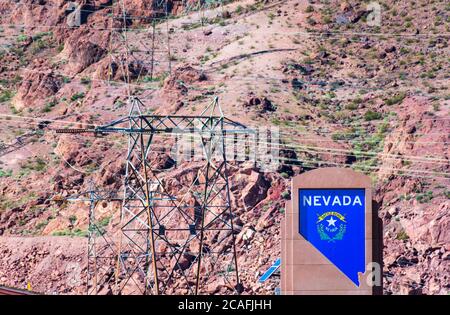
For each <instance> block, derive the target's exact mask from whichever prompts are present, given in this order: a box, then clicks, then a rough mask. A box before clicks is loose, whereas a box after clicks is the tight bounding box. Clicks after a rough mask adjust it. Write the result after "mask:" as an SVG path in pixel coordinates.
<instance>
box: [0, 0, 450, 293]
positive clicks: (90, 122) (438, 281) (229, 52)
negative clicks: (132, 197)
mask: <svg viewBox="0 0 450 315" xmlns="http://www.w3.org/2000/svg"><path fill="white" fill-rule="evenodd" d="M77 2H78V3H80V4H81V5H82V6H81V11H80V14H79V15H77V14H78V13H77V11H76V10H75V11H74V10H72V9H70V7H69V1H64V0H47V1H29V0H21V1H17V2H12V1H6V0H0V23H1V24H0V60H1V63H0V119H1V126H0V192H1V194H0V235H2V238H1V241H0V284H6V285H10V286H18V287H24V286H26V284H27V283H28V282H31V286H32V287H33V289H35V290H37V291H40V292H46V293H53V292H58V293H68V294H75V293H80V292H82V288H83V284H82V283H77V284H76V285H67V277H68V275H69V274H70V273H71V272H72V271H71V270H72V269H70V268H72V267H70V266H72V265H70V263H79V264H80V269H81V270H82V273H85V272H86V259H85V257H84V256H85V255H86V253H85V252H83V250H82V248H83V246H80V244H84V243H85V242H86V238H85V236H86V229H87V210H88V205H87V204H85V203H80V202H78V203H74V202H72V203H71V202H63V201H62V199H64V198H65V197H67V196H69V195H73V194H76V193H80V192H83V191H86V190H88V189H89V181H90V180H92V181H93V182H94V183H95V185H96V186H98V187H102V188H103V189H106V190H119V191H120V190H121V189H122V188H123V187H122V186H123V174H124V165H123V161H122V159H123V154H124V152H125V150H126V146H127V142H126V139H125V138H124V137H121V136H108V137H106V138H101V137H86V136H84V135H62V136H61V135H59V134H56V133H55V132H54V129H57V128H67V127H73V128H78V127H90V126H94V125H101V124H103V123H106V122H109V121H112V120H113V119H115V118H118V117H122V116H125V115H127V114H128V106H127V104H126V102H127V93H128V88H130V90H131V92H132V93H133V94H134V95H137V96H138V97H139V98H140V99H141V100H142V102H143V103H144V105H145V108H144V111H145V112H146V113H156V114H169V113H170V114H199V113H200V112H201V111H202V110H203V108H205V106H206V105H207V104H208V103H209V102H210V101H211V98H212V97H213V96H218V97H219V100H220V103H221V106H222V109H223V110H224V112H225V115H226V116H228V117H229V118H231V119H234V120H236V121H239V122H241V123H243V124H246V125H248V126H252V127H256V126H276V127H278V128H280V132H281V136H282V137H281V138H282V141H283V150H282V151H281V155H282V158H283V160H282V161H283V162H284V163H283V164H282V165H281V166H280V167H279V168H278V170H277V171H276V172H272V173H267V172H263V171H262V170H261V169H258V168H255V167H253V166H250V165H247V164H244V165H238V166H240V167H239V169H238V168H236V169H235V170H234V171H233V174H230V180H231V183H232V186H233V188H232V193H233V200H234V202H235V204H234V206H235V209H236V216H237V217H238V222H239V224H238V226H239V235H238V246H239V249H240V251H241V252H242V253H245V254H243V255H242V256H241V258H240V268H241V270H242V273H243V276H242V277H243V280H244V283H245V287H246V293H249V294H255V293H270V294H272V293H273V289H274V288H275V287H276V286H277V283H278V279H277V278H274V279H272V280H271V281H270V282H269V283H266V284H263V285H261V284H258V283H257V278H258V275H259V274H260V273H261V272H263V271H264V270H265V269H266V268H267V267H268V266H269V265H270V264H271V263H272V262H273V261H274V260H275V259H276V258H277V257H279V252H280V249H279V225H278V223H279V221H280V219H281V217H282V216H283V211H284V201H285V200H286V199H288V198H289V196H290V192H289V180H290V178H291V177H292V176H294V175H296V174H299V173H301V172H304V171H307V170H310V169H314V168H317V167H323V166H342V167H352V168H354V169H356V170H359V171H363V172H365V173H367V174H370V175H371V177H372V178H373V182H374V187H375V196H376V199H377V201H378V202H379V203H380V217H382V219H383V223H384V245H385V248H384V280H385V293H386V294H447V293H448V291H449V286H450V284H449V279H448V275H449V269H450V268H449V267H450V266H449V253H450V233H449V222H450V217H449V208H450V201H449V197H450V186H449V147H448V143H449V131H450V127H449V120H448V117H449V99H450V93H449V90H448V88H449V77H448V73H449V71H448V70H449V59H448V53H449V48H448V40H449V36H448V34H449V12H450V7H449V5H448V4H447V3H445V1H424V0H422V1H414V2H409V1H407V2H405V1H401V2H399V1H392V0H385V1H380V2H379V4H380V7H379V10H380V11H379V12H381V13H380V14H381V21H380V23H377V19H376V18H377V15H376V14H377V12H378V11H377V10H378V9H373V8H371V7H368V2H367V3H366V2H361V1H345V2H343V1H303V0H299V1H297V0H285V1H269V0H263V1H260V0H256V1H255V0H243V1H232V2H227V3H225V4H224V5H223V6H220V5H218V6H212V7H210V8H206V9H204V10H200V11H198V10H194V9H192V10H187V9H186V8H183V7H182V6H181V4H180V2H178V1H168V3H169V5H168V9H169V12H168V13H169V15H168V16H169V17H170V18H169V19H168V20H165V19H163V18H164V17H165V16H166V15H165V14H163V13H161V12H159V10H157V8H156V2H155V3H153V2H152V1H133V0H129V1H128V0H127V1H125V4H126V7H127V10H128V16H127V17H126V18H125V19H122V18H120V17H119V18H117V19H112V18H111V16H113V15H115V14H119V13H120V10H119V8H118V7H116V6H112V5H111V3H112V1H102V0H99V1H77ZM155 8H156V9H155ZM188 11H189V12H188ZM78 17H80V18H79V19H78ZM153 19H156V20H155V21H157V23H155V31H154V34H155V41H152V36H153V35H152V34H153V23H152V20H153ZM125 25H126V27H127V28H128V29H129V31H128V32H127V33H126V35H127V36H126V42H125V41H124V36H123V34H121V32H119V30H120V29H121V28H122V27H124V26H125ZM125 47H128V54H129V55H128V56H129V57H128V58H127V59H126V62H123V58H124V56H125V55H126V53H127V52H126V49H125ZM152 47H154V51H155V54H154V55H152V54H149V53H148V52H149V51H150V50H151V48H152ZM151 60H154V61H155V62H153V63H152V62H151ZM124 64H125V66H123V65H124ZM123 67H126V69H128V71H123V70H124V69H123ZM126 74H129V79H130V80H131V84H130V85H127V84H125V82H126V79H127V76H126ZM105 207H106V210H105V211H104V213H105V215H104V218H103V219H104V220H103V221H102V222H103V224H104V227H105V229H107V230H108V231H111V232H114V231H116V230H117V228H118V223H119V216H118V215H119V213H118V211H119V209H120V204H118V203H111V204H107V205H105ZM67 236H70V237H67ZM28 237H38V238H36V243H34V242H33V241H31V240H35V238H33V239H31V240H30V239H29V238H28ZM17 242H19V243H20V244H21V245H20V246H21V247H20V248H22V249H23V250H21V251H20V252H18V251H16V250H15V249H16V244H17ZM70 244H71V245H70ZM72 249H73V250H72ZM59 251H60V252H61V253H60V254H58V255H59V256H58V255H57V254H55V252H59ZM58 257H65V258H63V259H61V260H58V259H60V258H58ZM50 259H51V260H52V261H53V260H56V261H58V263H55V266H57V267H56V268H55V271H54V272H52V273H48V272H47V271H46V270H45V268H44V267H45V265H46V261H49V260H50ZM67 265H69V267H67ZM66 268H69V269H67V270H66ZM56 273H57V274H56ZM83 279H84V277H82V281H84V280H83ZM211 290H212V291H211V292H210V293H212V292H214V290H215V288H211Z"/></svg>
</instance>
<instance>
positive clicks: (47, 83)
mask: <svg viewBox="0 0 450 315" xmlns="http://www.w3.org/2000/svg"><path fill="white" fill-rule="evenodd" d="M61 86H62V78H61V77H60V76H58V75H56V74H54V73H53V72H52V70H49V69H48V70H39V69H36V71H30V72H29V73H28V74H27V76H26V77H25V78H24V80H23V82H22V84H21V86H20V88H19V90H18V92H17V94H16V95H15V97H14V98H13V100H12V105H13V106H14V108H15V109H16V110H18V111H21V110H23V109H24V108H33V107H34V106H36V105H38V104H43V103H44V102H45V100H46V98H48V97H51V96H53V95H54V94H56V93H57V92H58V91H59V89H60V88H61Z"/></svg>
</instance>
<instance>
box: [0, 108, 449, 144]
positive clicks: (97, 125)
mask: <svg viewBox="0 0 450 315" xmlns="http://www.w3.org/2000/svg"><path fill="white" fill-rule="evenodd" d="M82 114H89V113H80V114H79V115H82ZM143 116H145V114H144V115H143ZM159 116H162V117H164V116H165V115H159ZM0 117H5V118H6V119H7V118H10V119H18V120H27V119H28V120H37V121H42V122H45V121H51V122H57V123H58V122H59V123H61V124H71V125H73V124H82V125H87V126H93V127H101V126H102V124H93V123H85V122H79V121H67V120H61V119H52V118H48V119H47V118H37V117H32V116H20V115H10V114H0ZM193 117H196V116H195V115H193ZM445 119H446V118H445ZM248 127H251V128H253V129H258V128H259V127H260V126H256V125H248ZM301 127H302V128H305V129H308V128H309V130H313V131H318V130H319V131H318V132H319V133H329V132H326V131H320V129H322V128H323V127H318V128H311V127H310V126H301ZM280 129H294V130H298V129H296V128H295V127H282V128H280ZM298 134H305V135H315V136H316V134H314V133H302V132H298ZM345 134H346V135H352V134H356V135H358V133H345ZM435 134H437V135H444V133H423V134H422V133H416V134H415V135H435ZM289 135H292V134H289ZM348 141H352V140H348ZM412 142H414V143H415V141H412ZM439 143H440V142H439Z"/></svg>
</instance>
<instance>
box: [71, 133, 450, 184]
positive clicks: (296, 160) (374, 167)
mask: <svg viewBox="0 0 450 315" xmlns="http://www.w3.org/2000/svg"><path fill="white" fill-rule="evenodd" d="M159 136H163V135H159ZM167 136H169V135H167ZM108 142H116V143H119V144H121V145H126V144H125V143H123V142H119V141H118V140H108ZM154 151H156V150H154ZM164 152H165V153H167V151H164ZM328 153H329V154H332V153H330V152H328ZM278 159H279V160H282V161H290V162H292V163H294V164H292V165H296V163H298V162H307V163H324V164H330V165H345V166H349V164H345V163H335V162H330V161H326V160H319V159H316V160H305V159H300V158H298V159H289V158H281V157H278ZM66 163H68V164H70V163H69V162H68V161H66ZM358 167H361V168H368V169H378V170H380V171H381V170H391V171H399V172H403V173H408V175H406V176H412V175H414V174H417V173H419V174H436V173H438V172H436V171H420V170H410V169H396V168H386V167H381V166H367V165H366V166H364V165H360V166H358ZM72 168H73V167H72ZM73 169H74V170H76V171H80V170H78V169H76V168H73ZM83 172H84V171H83ZM84 173H86V172H84ZM397 175H403V174H397ZM443 175H444V176H448V175H450V174H447V173H443ZM415 177H423V178H425V177H424V176H415ZM426 178H436V179H437V178H439V179H444V178H447V177H436V176H428V177H426Z"/></svg>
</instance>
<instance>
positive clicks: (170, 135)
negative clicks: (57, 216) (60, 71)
mask: <svg viewBox="0 0 450 315" xmlns="http://www.w3.org/2000/svg"><path fill="white" fill-rule="evenodd" d="M161 4H164V9H165V14H166V18H167V12H168V7H167V0H163V1H159V2H155V5H161ZM117 12H120V14H118V15H116V13H117ZM155 12H157V11H155ZM114 16H119V17H121V23H119V24H120V25H121V26H120V27H118V28H116V27H112V28H111V29H112V33H111V36H112V37H111V43H112V44H117V43H118V44H119V47H117V48H114V47H111V49H110V50H111V65H114V64H115V66H114V69H113V68H111V74H114V75H116V74H117V73H118V72H117V71H121V73H122V75H121V79H122V80H123V81H125V82H126V83H127V85H128V91H127V92H128V102H129V108H130V110H129V113H128V116H126V117H122V118H120V119H117V120H115V121H113V122H111V123H109V124H106V125H103V126H100V127H96V128H94V129H60V130H57V133H94V134H102V135H108V134H111V133H114V134H115V133H121V134H124V135H126V136H127V137H128V151H127V153H126V156H125V164H126V173H125V178H124V195H123V198H122V208H121V213H120V240H119V241H118V242H117V243H118V244H117V245H115V243H113V242H112V241H111V239H108V238H107V233H105V231H104V230H103V229H100V228H99V227H98V225H96V224H95V222H97V221H96V220H97V218H96V216H95V211H94V210H95V204H96V203H97V202H98V201H99V200H108V197H105V196H101V195H98V194H96V193H95V192H91V193H90V195H89V196H90V197H89V198H90V200H91V208H90V215H89V217H90V222H91V223H90V228H89V257H90V260H89V270H88V278H89V280H88V288H89V289H90V290H91V291H90V293H92V294H98V293H99V291H100V290H101V289H103V288H105V287H109V288H110V289H111V290H112V291H113V292H112V293H114V294H155V295H159V294H176V293H178V294H202V293H206V294H208V293H210V294H211V293H238V294H239V293H241V292H242V291H243V286H242V284H241V282H240V279H239V271H238V264H237V251H236V245H235V234H236V232H235V228H234V223H233V219H234V214H233V211H232V207H231V199H230V187H229V180H228V176H229V172H228V168H227V154H226V153H227V151H226V150H227V141H226V140H225V138H226V137H227V136H233V135H236V134H241V133H249V132H250V131H249V130H248V129H247V128H246V127H245V126H243V125H241V124H239V123H237V122H234V121H232V120H229V119H227V118H225V117H224V115H223V113H222V110H221V108H220V106H219V103H218V99H217V98H215V99H214V101H213V102H212V103H211V105H210V106H209V107H207V108H206V109H205V110H204V111H203V112H202V113H201V114H200V115H198V116H181V115H168V116H158V115H146V114H143V113H142V111H141V108H142V107H143V104H142V102H141V101H140V100H139V99H138V98H137V97H135V96H133V95H132V92H131V89H130V82H131V80H136V79H137V80H139V78H140V76H141V72H140V70H141V69H148V68H150V69H151V70H150V75H151V76H153V75H154V73H155V69H156V65H157V64H158V63H157V62H156V61H155V53H156V49H155V47H156V45H155V26H156V22H155V20H153V35H152V47H150V49H149V50H148V51H150V54H151V58H150V62H151V65H150V67H145V65H143V61H142V60H146V58H145V55H144V56H143V55H139V53H141V52H142V51H141V50H140V49H139V48H137V49H136V47H130V45H129V36H131V35H130V33H131V32H129V31H128V26H129V23H130V19H131V18H132V16H130V15H129V14H128V13H127V11H126V8H125V5H124V2H123V0H121V1H119V6H118V7H117V9H115V10H113V20H112V21H113V22H112V23H113V26H114V25H115V23H117V21H118V20H119V18H117V19H115V18H114ZM117 29H119V30H117ZM167 32H168V34H169V30H168V27H167ZM114 36H117V40H115V39H114ZM169 42H170V37H169V36H168V37H167V46H166V48H167V50H168V51H169V71H170V45H169ZM144 48H145V47H144ZM144 50H145V49H144ZM132 59H134V60H132ZM136 65H137V67H138V68H137V69H138V71H137V73H138V75H137V77H136V71H135V70H136ZM141 66H142V67H141ZM130 72H133V75H131V74H130ZM186 143H188V144H189V145H194V147H193V148H191V147H190V149H189V150H188V152H183V154H181V155H180V154H178V153H179V152H178V151H177V150H175V155H176V157H175V159H173V158H172V157H171V156H170V154H171V153H174V152H173V148H180V147H184V146H186ZM195 146H197V149H200V151H199V150H195ZM161 147H164V148H163V150H162V151H161V150H160V148H161ZM196 151H197V152H196ZM198 151H199V152H200V154H198ZM98 236H100V237H101V238H103V239H104V240H105V242H104V243H107V244H110V245H111V246H106V247H102V248H106V251H107V253H106V254H104V253H100V252H99V250H98V248H99V246H98V242H97V241H96V240H97V237H98ZM106 240H107V241H106ZM111 257H114V259H116V264H115V266H114V267H111V261H110V260H111ZM112 270H113V272H114V277H112V276H111V274H112ZM112 279H114V280H113V281H114V285H112ZM112 287H113V288H112Z"/></svg>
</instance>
